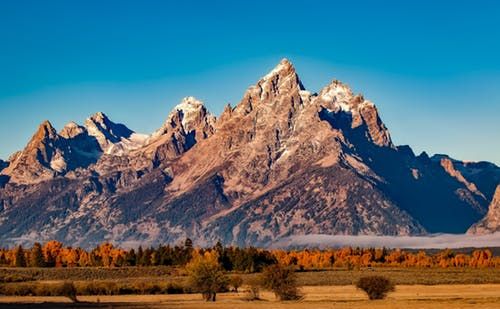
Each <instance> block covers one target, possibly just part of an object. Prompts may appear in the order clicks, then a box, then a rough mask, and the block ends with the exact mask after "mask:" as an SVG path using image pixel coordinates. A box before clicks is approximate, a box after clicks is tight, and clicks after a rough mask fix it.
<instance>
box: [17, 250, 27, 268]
mask: <svg viewBox="0 0 500 309" xmlns="http://www.w3.org/2000/svg"><path fill="white" fill-rule="evenodd" d="M14 266H15V267H26V257H25V256H24V249H23V246H21V245H19V246H18V247H16V249H15V250H14Z"/></svg>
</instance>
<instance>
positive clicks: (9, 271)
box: [0, 266, 500, 285]
mask: <svg viewBox="0 0 500 309" xmlns="http://www.w3.org/2000/svg"><path fill="white" fill-rule="evenodd" d="M297 274H298V281H299V284H300V285H350V284H352V283H353V282H355V281H356V280H357V279H358V278H359V277H360V276H364V275H375V274H376V275H382V276H385V277H388V278H390V279H391V280H392V281H393V282H394V283H395V284H399V285H401V284H403V285H411V284H422V285H435V284H486V283H499V284H500V268H394V267H377V268H361V269H359V270H356V269H354V270H347V269H342V268H339V269H333V270H322V271H306V272H299V273H297ZM238 275H240V276H242V277H243V279H244V280H245V281H246V282H248V281H249V280H250V279H251V278H252V277H255V276H257V274H238ZM1 278H9V280H6V281H10V280H11V279H14V280H12V281H26V282H29V281H61V280H71V281H76V282H78V281H89V280H92V281H114V282H120V281H122V280H123V279H126V280H127V281H129V282H130V281H137V282H140V281H147V282H178V283H182V282H184V281H185V280H186V277H185V272H184V270H182V269H179V268H173V267H160V266H159V267H123V268H99V267H88V268H0V281H1Z"/></svg>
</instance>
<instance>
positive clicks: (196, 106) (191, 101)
mask: <svg viewBox="0 0 500 309" xmlns="http://www.w3.org/2000/svg"><path fill="white" fill-rule="evenodd" d="M203 107H204V105H203V102H202V101H200V100H198V99H197V98H195V97H192V96H189V97H185V98H183V99H182V101H181V103H179V104H177V105H176V106H175V107H174V110H173V111H172V113H175V112H176V111H182V112H184V113H189V112H193V111H196V112H197V111H199V110H200V109H201V108H203Z"/></svg>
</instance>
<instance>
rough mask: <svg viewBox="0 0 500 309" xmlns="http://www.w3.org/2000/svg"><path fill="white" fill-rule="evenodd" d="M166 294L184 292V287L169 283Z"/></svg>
mask: <svg viewBox="0 0 500 309" xmlns="http://www.w3.org/2000/svg"><path fill="white" fill-rule="evenodd" d="M164 292H165V294H184V287H183V286H182V285H178V284H174V283H169V284H167V286H166V287H165V291H164Z"/></svg>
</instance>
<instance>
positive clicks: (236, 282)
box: [229, 276, 243, 293]
mask: <svg viewBox="0 0 500 309" xmlns="http://www.w3.org/2000/svg"><path fill="white" fill-rule="evenodd" d="M242 284H243V278H241V277H240V276H232V277H231V279H229V286H231V287H232V291H233V292H235V293H238V288H239V287H240V286H241V285H242Z"/></svg>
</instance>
